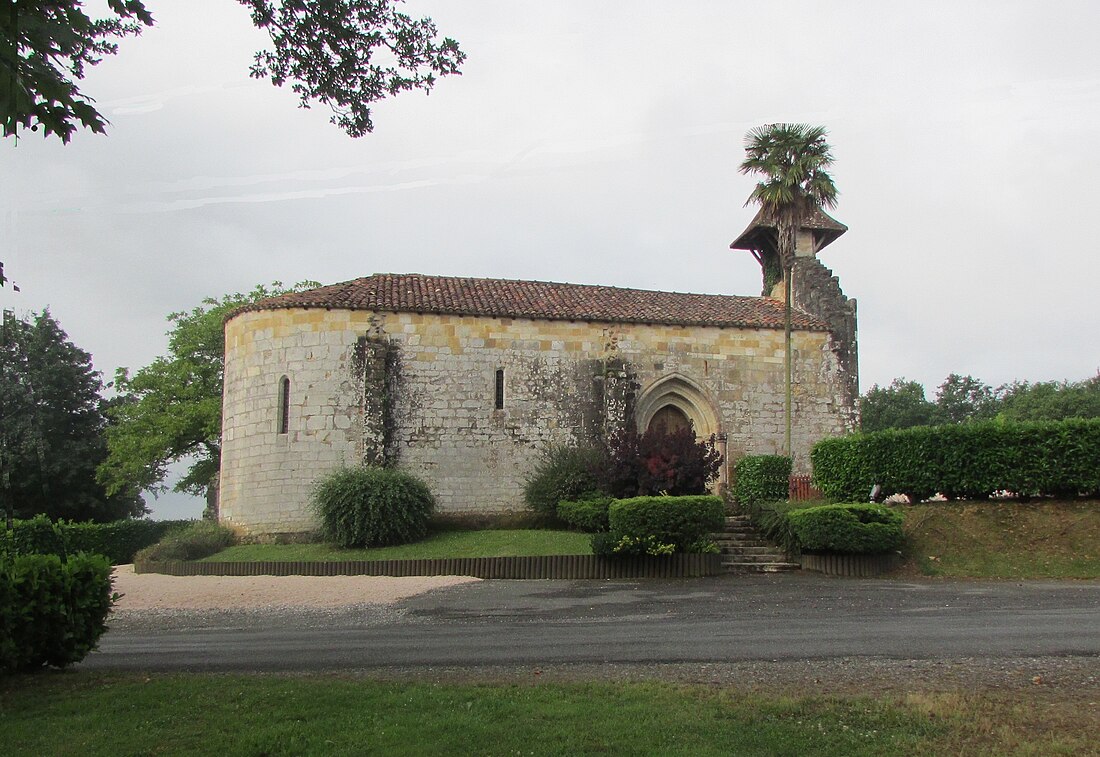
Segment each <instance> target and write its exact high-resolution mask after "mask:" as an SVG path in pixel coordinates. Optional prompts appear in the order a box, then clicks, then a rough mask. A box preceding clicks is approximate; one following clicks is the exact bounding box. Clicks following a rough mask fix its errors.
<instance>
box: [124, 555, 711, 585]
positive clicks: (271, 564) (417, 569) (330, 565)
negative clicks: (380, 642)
mask: <svg viewBox="0 0 1100 757" xmlns="http://www.w3.org/2000/svg"><path fill="white" fill-rule="evenodd" d="M134 570H135V572H137V573H165V574H167V575H170V576H474V577H476V578H519V579H522V578H694V577H699V576H716V575H718V574H720V573H722V556H721V555H702V554H679V555H668V556H666V557H623V558H608V557H598V556H596V555H550V556H545V557H445V558H436V559H430V560H429V559H425V560H340V561H332V562H318V561H285V562H284V561H257V562H189V561H182V560H168V561H165V562H137V563H135V564H134Z"/></svg>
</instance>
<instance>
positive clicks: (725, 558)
mask: <svg viewBox="0 0 1100 757" xmlns="http://www.w3.org/2000/svg"><path fill="white" fill-rule="evenodd" d="M722 562H723V563H727V562H737V563H753V564H758V563H773V562H787V556H786V555H784V554H780V553H778V552H772V553H771V554H770V555H722Z"/></svg>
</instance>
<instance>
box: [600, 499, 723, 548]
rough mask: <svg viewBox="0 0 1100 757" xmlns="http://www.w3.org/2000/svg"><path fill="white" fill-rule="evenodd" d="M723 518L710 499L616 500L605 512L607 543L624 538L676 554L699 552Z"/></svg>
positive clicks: (719, 507) (719, 503) (720, 506)
mask: <svg viewBox="0 0 1100 757" xmlns="http://www.w3.org/2000/svg"><path fill="white" fill-rule="evenodd" d="M725 517H726V507H725V504H724V503H723V502H722V500H721V499H720V498H718V497H714V496H710V495H695V496H682V497H633V498H631V499H619V500H615V501H614V502H612V503H611V507H610V508H609V509H608V526H609V533H610V534H611V537H610V541H612V542H615V543H621V542H622V540H623V538H624V537H625V538H628V539H630V540H634V541H635V542H636V543H641V544H643V545H645V544H649V543H651V542H655V543H656V544H661V545H671V546H672V547H673V549H674V551H676V552H688V551H693V550H694V551H699V550H700V549H701V548H703V547H704V546H705V545H706V543H707V541H708V540H709V537H710V534H712V533H714V532H715V531H718V530H719V529H721V528H722V525H723V523H724V522H725ZM595 550H596V543H595V542H593V551H595ZM645 551H646V550H644V549H643V552H645ZM704 551H705V550H704ZM649 553H650V554H652V552H649ZM597 554H599V552H597Z"/></svg>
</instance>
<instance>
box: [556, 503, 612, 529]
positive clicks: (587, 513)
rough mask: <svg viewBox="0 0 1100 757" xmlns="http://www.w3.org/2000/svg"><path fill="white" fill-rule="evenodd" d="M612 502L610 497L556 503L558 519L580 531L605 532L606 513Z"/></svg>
mask: <svg viewBox="0 0 1100 757" xmlns="http://www.w3.org/2000/svg"><path fill="white" fill-rule="evenodd" d="M613 501H614V500H613V499H612V498H611V497H593V498H590V499H582V500H575V501H573V500H562V501H561V502H559V503H558V517H559V518H560V519H561V520H563V521H565V522H566V523H568V524H569V525H571V526H573V527H574V528H578V529H580V530H581V531H589V532H598V531H606V530H607V528H608V521H607V512H608V509H609V508H610V507H611V503H612V502H613Z"/></svg>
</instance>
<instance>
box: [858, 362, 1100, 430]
mask: <svg viewBox="0 0 1100 757" xmlns="http://www.w3.org/2000/svg"><path fill="white" fill-rule="evenodd" d="M860 411H861V415H862V430H863V431H864V432H871V431H884V430H886V429H890V428H912V427H914V426H934V425H937V424H941V423H968V422H973V421H981V420H990V419H992V418H998V419H1001V420H1007V421H1061V420H1067V419H1069V418H1100V376H1093V377H1092V378H1090V379H1087V380H1085V381H1078V382H1069V381H1040V382H1036V383H1029V382H1027V381H1023V382H1020V381H1016V382H1013V383H1011V384H1005V385H1003V386H1000V387H998V388H997V389H996V390H994V389H992V388H991V387H990V386H989V385H987V384H985V383H983V382H982V381H980V380H978V379H976V378H974V377H973V376H960V375H959V374H957V373H952V374H951V375H950V376H948V377H947V378H946V379H944V381H943V383H942V384H940V387H939V389H938V390H937V392H936V401H935V402H934V403H933V402H929V401H928V400H926V399H925V398H924V387H922V386H921V385H920V384H918V383H917V382H915V381H906V380H905V379H900V378H899V379H894V381H893V383H891V384H890V386H889V387H887V388H885V389H882V388H879V387H878V386H877V385H876V386H873V387H871V389H870V391H868V392H867V394H865V395H864V396H863V397H862V398H861V399H860Z"/></svg>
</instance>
